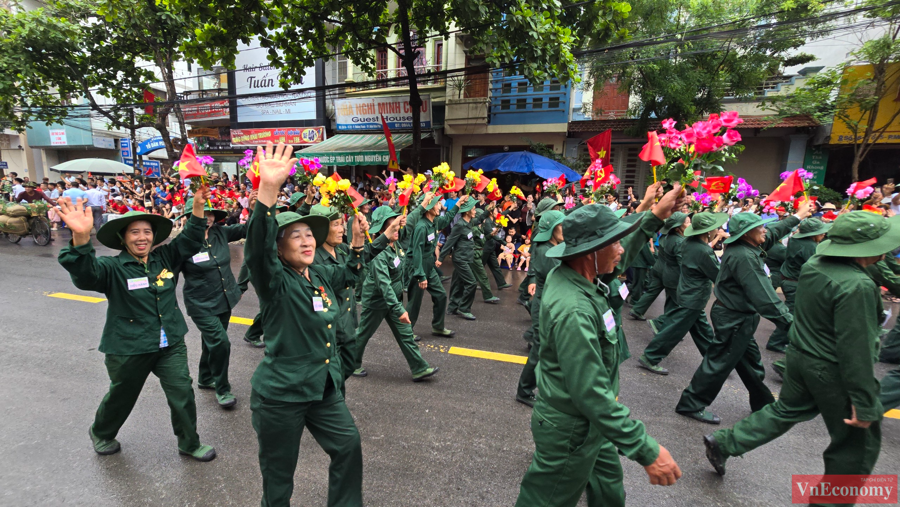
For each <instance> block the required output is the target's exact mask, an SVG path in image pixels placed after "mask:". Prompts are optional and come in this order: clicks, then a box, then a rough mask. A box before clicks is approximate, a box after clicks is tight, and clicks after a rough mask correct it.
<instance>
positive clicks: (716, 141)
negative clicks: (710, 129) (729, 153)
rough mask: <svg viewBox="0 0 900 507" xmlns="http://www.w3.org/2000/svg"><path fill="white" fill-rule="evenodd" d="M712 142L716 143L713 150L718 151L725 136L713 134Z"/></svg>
mask: <svg viewBox="0 0 900 507" xmlns="http://www.w3.org/2000/svg"><path fill="white" fill-rule="evenodd" d="M713 143H714V144H715V145H716V150H715V151H719V150H721V149H722V147H723V146H725V138H723V137H722V136H715V137H713Z"/></svg>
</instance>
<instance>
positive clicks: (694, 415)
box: [678, 410, 722, 424]
mask: <svg viewBox="0 0 900 507" xmlns="http://www.w3.org/2000/svg"><path fill="white" fill-rule="evenodd" d="M678 413H679V414H681V415H683V416H685V417H690V418H691V419H693V420H695V421H700V422H702V423H706V424H719V423H721V422H722V420H721V419H719V416H717V415H716V414H713V413H712V412H707V411H705V410H698V411H697V412H678Z"/></svg>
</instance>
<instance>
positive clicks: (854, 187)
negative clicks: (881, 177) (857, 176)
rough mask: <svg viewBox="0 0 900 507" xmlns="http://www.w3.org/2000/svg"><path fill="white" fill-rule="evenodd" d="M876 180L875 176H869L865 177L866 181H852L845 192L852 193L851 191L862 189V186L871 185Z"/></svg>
mask: <svg viewBox="0 0 900 507" xmlns="http://www.w3.org/2000/svg"><path fill="white" fill-rule="evenodd" d="M877 181H878V180H877V179H876V178H869V179H867V180H866V181H857V182H855V183H853V184H852V185H850V188H849V189H847V193H848V194H853V193H855V192H856V191H857V190H862V189H864V188H866V187H871V186H872V185H874V184H875V183H876V182H877Z"/></svg>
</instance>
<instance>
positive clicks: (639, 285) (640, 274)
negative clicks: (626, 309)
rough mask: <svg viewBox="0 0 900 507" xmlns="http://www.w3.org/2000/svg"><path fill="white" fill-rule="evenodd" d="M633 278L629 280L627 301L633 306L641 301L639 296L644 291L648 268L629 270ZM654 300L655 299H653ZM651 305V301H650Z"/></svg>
mask: <svg viewBox="0 0 900 507" xmlns="http://www.w3.org/2000/svg"><path fill="white" fill-rule="evenodd" d="M631 270H632V273H633V276H632V279H631V285H630V286H629V287H628V301H627V303H628V304H630V305H634V303H635V302H636V301H640V300H641V296H642V295H643V294H644V289H645V288H646V287H645V286H646V284H647V278H648V276H647V274H648V272H649V271H650V269H648V268H631ZM654 299H655V298H654ZM651 303H652V301H651Z"/></svg>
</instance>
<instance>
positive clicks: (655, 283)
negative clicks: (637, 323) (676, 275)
mask: <svg viewBox="0 0 900 507" xmlns="http://www.w3.org/2000/svg"><path fill="white" fill-rule="evenodd" d="M663 288H664V287H663V283H662V277H660V276H659V273H658V272H657V271H656V270H654V269H651V270H650V283H649V284H647V287H646V289H645V290H644V293H643V294H641V297H640V299H633V301H636V303H634V305H632V307H631V311H632V313H634V314H636V315H639V316H641V317H643V316H644V314H645V313H647V310H649V309H650V305H652V304H653V302H654V301H656V298H658V297H659V295H660V294H662V291H663Z"/></svg>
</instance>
